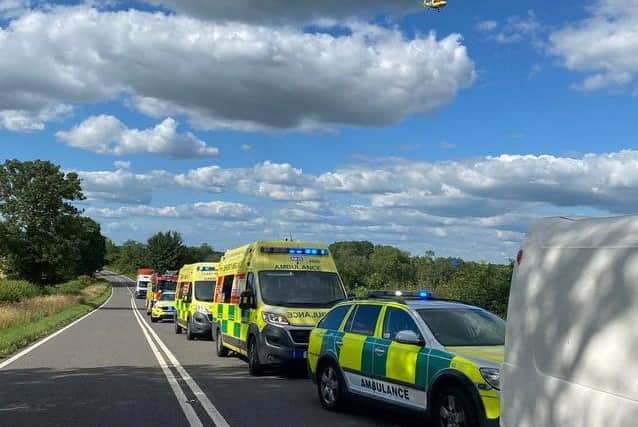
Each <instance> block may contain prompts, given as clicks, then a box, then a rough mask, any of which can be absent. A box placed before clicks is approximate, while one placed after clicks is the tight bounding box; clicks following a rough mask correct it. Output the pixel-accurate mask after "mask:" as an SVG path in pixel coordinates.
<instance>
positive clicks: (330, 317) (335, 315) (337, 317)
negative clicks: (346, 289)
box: [317, 305, 351, 329]
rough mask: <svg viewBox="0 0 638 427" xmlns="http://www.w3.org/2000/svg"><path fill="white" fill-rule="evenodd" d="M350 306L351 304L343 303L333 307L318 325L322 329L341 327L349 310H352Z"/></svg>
mask: <svg viewBox="0 0 638 427" xmlns="http://www.w3.org/2000/svg"><path fill="white" fill-rule="evenodd" d="M350 307H351V306H350V305H342V306H339V307H337V308H334V309H332V310H331V311H330V312H328V314H326V316H325V317H324V318H323V319H321V322H319V324H318V325H317V327H318V328H322V329H339V325H341V322H342V321H343V318H344V317H345V316H346V314H347V313H348V310H350Z"/></svg>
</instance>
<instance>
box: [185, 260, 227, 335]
mask: <svg viewBox="0 0 638 427" xmlns="http://www.w3.org/2000/svg"><path fill="white" fill-rule="evenodd" d="M217 266H218V264H217V263H216V262H202V263H197V264H188V265H185V266H184V267H182V268H181V269H180V270H179V276H178V278H177V292H176V294H175V309H176V311H175V333H176V334H181V333H182V331H183V330H184V329H185V330H186V339H188V340H192V339H193V338H194V337H195V336H201V337H208V338H212V327H211V326H212V320H213V316H212V312H213V296H214V294H215V285H216V282H217Z"/></svg>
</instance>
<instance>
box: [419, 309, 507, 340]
mask: <svg viewBox="0 0 638 427" xmlns="http://www.w3.org/2000/svg"><path fill="white" fill-rule="evenodd" d="M418 312H419V315H420V316H421V317H422V318H423V320H424V321H425V323H426V324H427V325H428V327H429V328H430V330H431V331H432V333H433V334H434V336H435V337H436V339H437V341H439V342H440V343H441V344H442V345H444V346H451V347H454V346H457V347H463V346H491V345H503V344H504V343H505V322H504V321H503V320H502V319H500V318H498V317H497V316H495V315H493V314H491V313H489V312H487V311H485V310H480V309H477V308H459V309H423V310H418Z"/></svg>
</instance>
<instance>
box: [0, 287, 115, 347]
mask: <svg viewBox="0 0 638 427" xmlns="http://www.w3.org/2000/svg"><path fill="white" fill-rule="evenodd" d="M109 295H111V286H110V285H109V284H107V283H98V284H93V285H90V286H87V287H86V288H85V289H83V290H82V291H81V292H80V295H77V296H72V295H47V296H39V297H34V298H29V299H27V300H25V301H22V302H20V303H18V304H5V305H0V357H6V356H8V355H10V354H11V353H14V352H15V351H17V350H19V349H21V348H23V347H26V346H27V345H29V344H31V343H32V342H34V341H37V340H38V339H40V338H43V337H45V336H47V335H49V334H50V333H52V332H55V331H56V330H58V329H60V328H62V327H64V326H65V325H68V324H69V323H71V322H72V321H73V320H75V319H77V318H79V317H81V316H83V315H85V314H86V313H88V312H90V311H91V310H94V309H96V308H97V307H99V306H100V305H102V304H103V303H104V301H106V300H107V298H108V297H109Z"/></svg>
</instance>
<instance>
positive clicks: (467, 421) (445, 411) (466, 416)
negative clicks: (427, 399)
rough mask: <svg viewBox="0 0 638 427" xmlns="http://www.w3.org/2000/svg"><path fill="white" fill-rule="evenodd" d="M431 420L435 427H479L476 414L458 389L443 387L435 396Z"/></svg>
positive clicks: (468, 398) (466, 397)
mask: <svg viewBox="0 0 638 427" xmlns="http://www.w3.org/2000/svg"><path fill="white" fill-rule="evenodd" d="M432 410H433V413H432V414H431V415H432V418H433V421H434V425H435V426H436V427H480V422H479V418H478V413H477V411H476V407H475V405H474V404H473V403H472V400H471V398H470V397H469V396H468V394H467V393H466V392H465V391H464V390H463V389H461V388H460V387H458V386H457V387H445V388H443V389H442V390H441V391H440V392H438V393H437V394H436V397H435V399H434V405H433V408H432Z"/></svg>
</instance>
